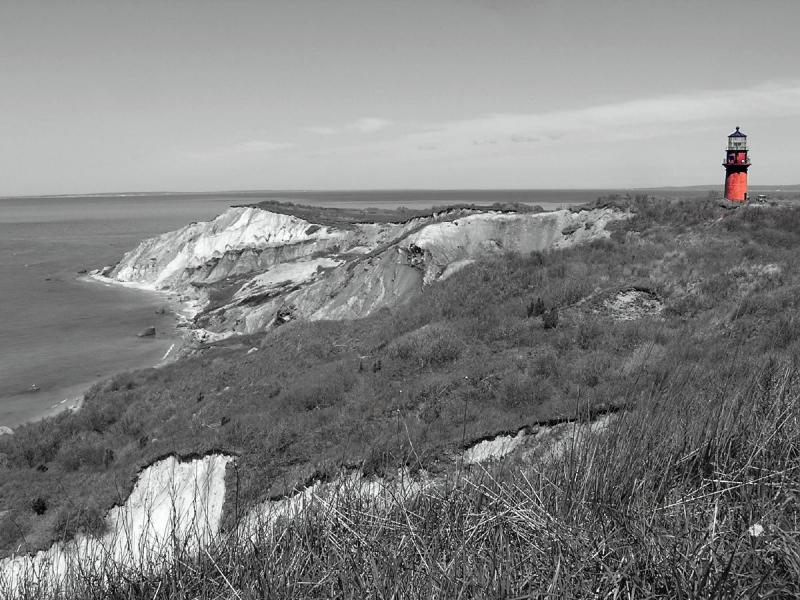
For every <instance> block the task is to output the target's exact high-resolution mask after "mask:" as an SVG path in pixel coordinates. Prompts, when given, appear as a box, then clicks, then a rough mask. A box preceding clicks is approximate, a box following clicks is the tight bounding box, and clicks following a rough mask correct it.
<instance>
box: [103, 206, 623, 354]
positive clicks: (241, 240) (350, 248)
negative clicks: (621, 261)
mask: <svg viewBox="0 0 800 600" xmlns="http://www.w3.org/2000/svg"><path fill="white" fill-rule="evenodd" d="M625 217H626V214H625V213H624V212H621V211H618V210H615V209H611V208H599V209H587V210H579V211H575V210H559V211H554V212H539V213H534V212H501V211H492V210H489V211H485V210H480V209H471V208H458V209H453V210H443V211H440V212H437V213H433V214H431V215H430V216H427V217H421V218H415V219H412V220H409V221H407V222H403V223H353V224H350V225H347V226H341V225H338V226H333V225H324V224H319V223H312V222H309V221H307V220H304V219H300V218H298V217H295V216H291V215H286V214H277V213H274V212H270V211H266V210H262V209H259V208H256V207H235V208H231V209H229V210H228V211H226V212H225V213H223V214H222V215H220V216H219V217H217V218H216V219H214V220H212V221H209V222H205V223H192V224H190V225H187V226H186V227H183V228H182V229H179V230H177V231H174V232H169V233H165V234H163V235H161V236H158V237H156V238H152V239H149V240H145V241H143V242H142V243H141V244H140V245H139V246H138V247H137V248H136V249H134V250H133V251H131V252H129V253H128V254H126V255H125V256H124V257H123V259H122V260H121V261H120V262H119V264H117V265H116V266H115V267H114V268H113V269H111V270H109V271H107V272H106V274H107V276H108V278H109V279H110V280H113V281H116V282H119V283H126V284H129V285H136V286H140V287H146V288H149V289H154V290H162V291H166V292H172V293H175V294H176V295H177V297H178V298H180V299H181V300H182V301H184V302H193V303H194V305H195V306H196V308H197V311H196V313H197V314H196V315H194V323H193V324H194V335H195V336H196V337H197V338H198V339H199V340H201V341H205V340H213V339H219V338H221V337H227V336H229V335H233V334H237V333H241V334H243V333H253V332H256V331H259V330H261V329H263V328H265V327H268V326H270V325H273V324H280V323H281V322H285V321H288V320H292V319H297V318H305V319H350V318H359V317H364V316H367V315H369V314H370V313H372V312H373V311H375V310H378V309H380V308H384V307H391V306H395V305H397V304H399V303H401V302H404V301H406V300H408V299H410V298H412V297H413V296H415V295H417V294H419V293H421V291H422V289H423V288H424V286H427V285H430V284H432V283H434V282H435V281H437V280H439V279H441V278H445V277H449V276H450V275H451V274H452V273H454V272H455V271H457V270H458V269H460V268H463V267H465V266H467V265H469V264H470V263H471V262H472V261H474V260H476V259H479V258H481V257H482V256H485V255H488V254H496V253H502V252H522V253H527V252H531V251H534V250H547V249H550V248H559V247H566V246H571V245H574V244H577V243H582V242H586V241H590V240H594V239H598V238H602V237H605V236H607V235H609V233H608V231H607V230H606V225H607V224H608V223H609V222H611V221H614V220H618V219H621V218H625Z"/></svg>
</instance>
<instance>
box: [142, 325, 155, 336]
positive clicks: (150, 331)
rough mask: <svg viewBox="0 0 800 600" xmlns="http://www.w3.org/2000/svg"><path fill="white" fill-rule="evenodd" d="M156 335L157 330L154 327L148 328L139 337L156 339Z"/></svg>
mask: <svg viewBox="0 0 800 600" xmlns="http://www.w3.org/2000/svg"><path fill="white" fill-rule="evenodd" d="M155 335H156V328H155V327H153V326H150V327H148V328H147V329H143V330H142V331H140V332H139V337H155Z"/></svg>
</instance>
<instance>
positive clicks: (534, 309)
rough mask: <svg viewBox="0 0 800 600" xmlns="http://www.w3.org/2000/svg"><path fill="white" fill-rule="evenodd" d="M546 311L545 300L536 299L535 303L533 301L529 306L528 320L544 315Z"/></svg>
mask: <svg viewBox="0 0 800 600" xmlns="http://www.w3.org/2000/svg"><path fill="white" fill-rule="evenodd" d="M545 310H546V308H545V305H544V300H542V299H541V298H536V301H535V302H534V301H533V300H531V303H530V304H528V318H529V319H530V318H531V317H538V316H540V315H542V314H544V312H545Z"/></svg>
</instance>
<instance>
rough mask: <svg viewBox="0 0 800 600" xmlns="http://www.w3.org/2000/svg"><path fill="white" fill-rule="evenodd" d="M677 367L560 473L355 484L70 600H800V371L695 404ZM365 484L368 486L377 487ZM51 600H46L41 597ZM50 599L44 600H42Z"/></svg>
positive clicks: (97, 580)
mask: <svg viewBox="0 0 800 600" xmlns="http://www.w3.org/2000/svg"><path fill="white" fill-rule="evenodd" d="M692 376H693V373H692V370H691V369H679V368H676V369H675V370H673V371H672V373H671V374H670V375H669V377H668V381H666V382H665V385H664V386H662V387H661V389H660V390H658V391H655V392H654V393H653V394H652V396H651V397H650V398H648V399H647V400H646V401H645V402H643V403H641V404H640V405H639V406H638V408H636V409H635V410H632V411H629V412H628V413H624V414H622V415H620V416H618V417H617V418H615V419H614V420H612V421H611V424H610V425H609V426H608V427H607V428H606V429H605V430H604V431H603V432H602V433H598V434H597V435H594V436H590V437H585V436H583V437H580V438H577V437H576V439H575V440H574V442H575V443H572V444H567V445H566V451H565V452H564V453H563V454H562V455H561V456H560V458H558V459H553V460H547V461H543V462H542V461H540V462H534V463H527V462H514V460H513V459H510V462H505V463H502V464H498V465H496V466H494V467H491V468H485V469H484V468H476V469H473V470H472V471H453V472H450V473H449V474H448V475H447V476H443V477H442V478H440V480H439V481H438V483H437V484H436V485H429V486H427V487H424V488H423V489H422V491H420V492H419V493H416V494H402V493H398V492H397V489H398V488H397V486H392V485H385V486H384V487H382V488H381V489H380V491H379V492H378V493H377V494H374V493H364V492H363V490H359V488H358V487H355V488H354V487H353V486H342V487H340V488H338V489H337V490H336V492H335V493H333V494H328V495H319V496H310V497H309V500H308V502H306V503H305V504H304V505H303V510H302V511H299V512H298V513H297V514H296V516H294V517H293V518H287V519H277V520H274V521H271V525H270V527H269V528H268V529H265V530H264V533H263V534H262V535H260V536H257V537H256V538H255V539H252V540H246V541H245V540H242V539H238V538H237V536H235V535H231V536H230V537H229V538H228V539H226V540H224V541H223V542H221V543H219V544H218V545H216V546H215V547H213V548H210V549H208V550H207V551H204V552H202V553H201V555H200V556H199V557H198V556H193V555H188V554H187V555H185V556H183V557H180V558H179V559H178V560H177V561H176V562H175V563H174V564H172V565H171V566H169V567H168V568H166V569H164V570H163V571H161V572H158V573H151V574H149V575H147V574H144V575H139V576H137V574H136V573H135V571H134V572H126V573H124V576H123V574H122V573H118V572H116V571H114V568H113V566H112V565H109V566H108V567H109V569H110V570H109V572H106V573H104V574H101V576H99V577H97V576H89V575H88V574H80V573H78V574H76V577H75V578H73V579H72V580H71V581H69V583H68V585H67V586H66V587H64V588H63V590H51V591H53V592H55V593H56V597H60V598H119V599H123V598H125V599H134V598H136V599H140V598H142V599H143V598H148V599H151V598H152V599H170V600H172V599H178V598H181V599H182V598H209V599H210V598H333V597H342V598H367V597H370V598H459V597H461V598H498V597H523V598H548V597H552V598H652V597H669V598H717V597H741V598H750V597H787V598H788V597H797V595H798V594H800V538H798V533H800V532H798V522H797V517H798V513H797V511H798V508H800V507H799V506H798V493H800V489H798V488H800V483H799V482H800V477H799V475H800V472H799V471H800V427H798V419H799V418H800V394H799V393H798V392H800V372H798V369H797V367H796V366H795V365H794V364H792V363H791V362H784V363H778V362H775V361H767V362H766V363H764V364H762V365H760V366H759V367H758V368H753V369H752V370H751V372H750V373H749V377H748V378H747V385H746V386H744V387H742V386H738V385H737V386H735V387H734V386H731V387H729V388H720V389H717V390H709V393H708V394H705V395H687V394H684V391H685V390H686V389H687V386H686V384H687V379H688V378H691V377H692ZM363 484H364V485H367V482H366V480H364V481H363ZM37 593H41V590H38V591H37ZM34 597H37V598H38V597H39V596H36V595H28V596H27V598H34Z"/></svg>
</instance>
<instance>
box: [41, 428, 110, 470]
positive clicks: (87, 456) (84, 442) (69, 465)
mask: <svg viewBox="0 0 800 600" xmlns="http://www.w3.org/2000/svg"><path fill="white" fill-rule="evenodd" d="M109 452H110V453H111V454H110V455H109ZM55 460H56V462H57V463H59V464H60V465H61V467H62V468H63V469H64V470H65V471H77V470H78V469H80V468H81V467H99V466H100V465H103V466H104V467H107V466H108V464H109V463H110V462H112V461H113V451H111V449H110V448H107V447H106V446H105V445H104V440H103V438H102V436H100V435H98V434H96V433H89V434H77V435H75V436H73V437H72V438H70V439H69V440H67V441H65V442H64V443H63V444H61V447H60V448H59V451H58V454H57V455H56V458H55Z"/></svg>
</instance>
